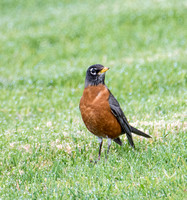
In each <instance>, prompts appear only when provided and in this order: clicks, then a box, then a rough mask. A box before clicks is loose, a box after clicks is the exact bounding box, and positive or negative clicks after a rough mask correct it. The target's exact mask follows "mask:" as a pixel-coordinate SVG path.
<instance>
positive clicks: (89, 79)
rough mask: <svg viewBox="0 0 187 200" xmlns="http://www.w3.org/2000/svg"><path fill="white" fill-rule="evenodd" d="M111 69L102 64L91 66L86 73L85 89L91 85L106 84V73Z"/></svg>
mask: <svg viewBox="0 0 187 200" xmlns="http://www.w3.org/2000/svg"><path fill="white" fill-rule="evenodd" d="M107 70H109V68H107V67H104V66H103V65H100V64H95V65H92V66H90V67H89V68H88V69H87V72H86V80H85V88H86V87H88V86H89V85H99V84H105V72H106V71H107Z"/></svg>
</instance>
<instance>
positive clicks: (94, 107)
mask: <svg viewBox="0 0 187 200" xmlns="http://www.w3.org/2000/svg"><path fill="white" fill-rule="evenodd" d="M109 95H110V93H109V91H108V89H107V88H106V87H105V86H104V85H98V86H88V87H87V88H85V89H84V92H83V96H82V98H81V100H80V111H81V115H82V119H83V121H84V123H85V125H86V127H87V128H88V130H89V131H90V132H91V133H93V134H94V135H97V136H98V137H104V138H106V137H109V138H112V139H114V138H117V137H118V136H119V135H120V134H121V126H120V124H119V122H118V121H117V119H116V118H115V116H114V115H113V114H112V112H111V109H110V105H109V102H108V98H109Z"/></svg>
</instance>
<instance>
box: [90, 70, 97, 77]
mask: <svg viewBox="0 0 187 200" xmlns="http://www.w3.org/2000/svg"><path fill="white" fill-rule="evenodd" d="M90 73H91V74H92V75H94V76H95V75H96V74H97V72H96V70H95V68H91V69H90Z"/></svg>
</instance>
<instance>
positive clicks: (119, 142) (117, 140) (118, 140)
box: [114, 137, 122, 146]
mask: <svg viewBox="0 0 187 200" xmlns="http://www.w3.org/2000/svg"><path fill="white" fill-rule="evenodd" d="M114 142H116V143H117V144H119V145H120V146H122V141H121V140H120V138H119V137H118V138H116V139H114Z"/></svg>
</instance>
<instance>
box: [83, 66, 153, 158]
mask: <svg viewBox="0 0 187 200" xmlns="http://www.w3.org/2000/svg"><path fill="white" fill-rule="evenodd" d="M108 70H109V68H108V67H104V66H103V65H101V64H94V65H91V66H90V67H89V68H88V69H87V72H86V78H85V87H84V90H83V95H82V97H81V99H80V103H79V109H80V113H81V116H82V119H83V122H84V124H85V126H86V127H87V129H88V130H89V131H90V132H91V133H92V134H94V135H96V136H97V137H98V141H99V155H98V160H100V158H101V149H102V144H103V139H104V138H107V139H108V149H107V155H108V154H109V150H110V146H111V142H112V140H113V141H114V142H116V143H117V144H119V145H120V146H122V141H121V139H120V136H121V135H123V134H126V136H127V138H128V141H129V144H130V145H131V146H132V147H133V148H135V145H134V141H133V138H132V133H134V134H136V135H140V136H143V137H146V138H151V136H150V135H148V134H146V133H144V132H142V131H140V130H138V129H137V128H135V127H133V126H131V125H130V124H129V122H128V120H127V118H126V117H125V114H124V112H123V111H122V109H121V107H120V104H119V103H118V101H117V99H116V98H115V97H114V96H113V94H112V93H111V91H110V90H109V89H108V87H107V86H106V85H105V73H106V72H107V71H108Z"/></svg>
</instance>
